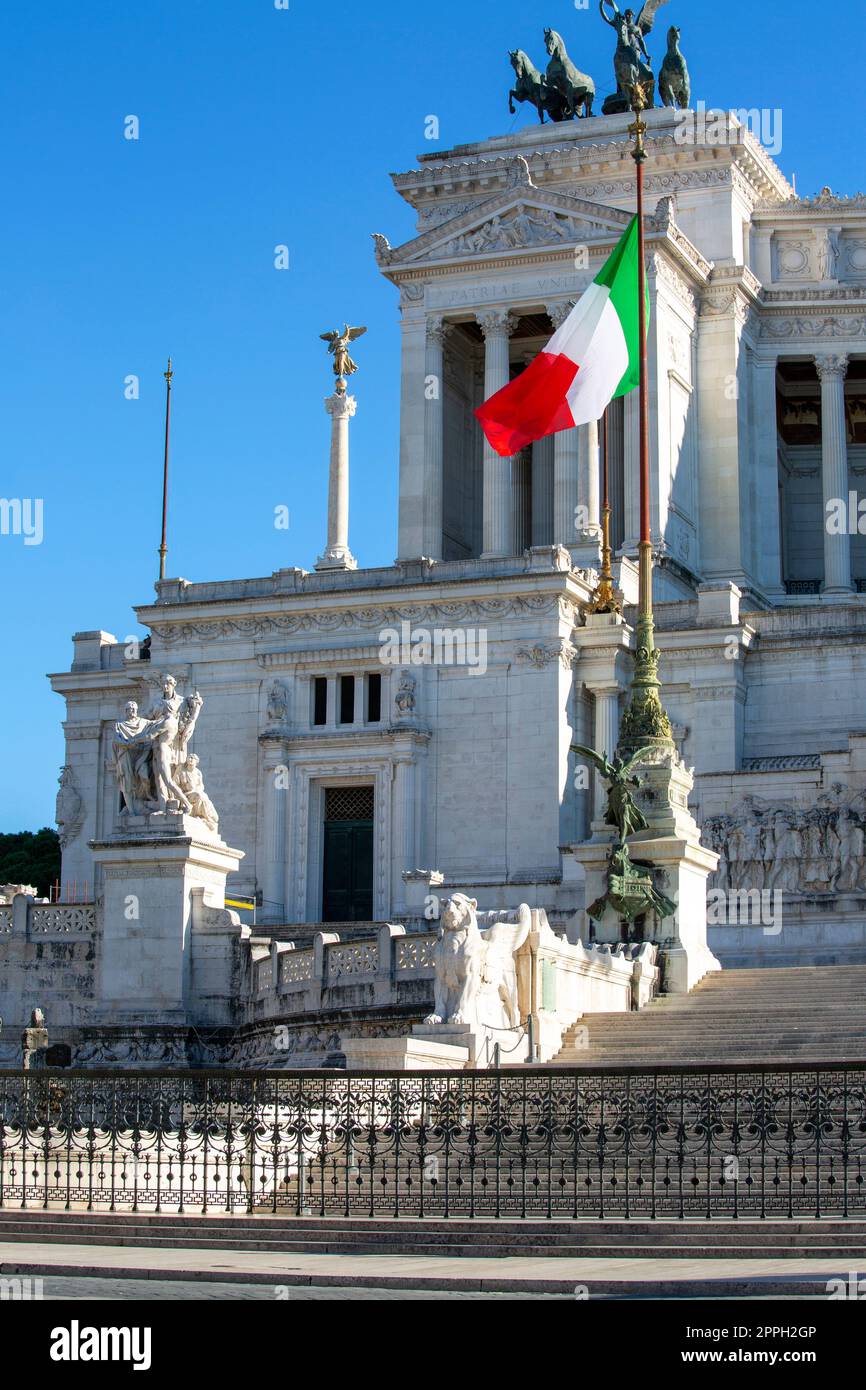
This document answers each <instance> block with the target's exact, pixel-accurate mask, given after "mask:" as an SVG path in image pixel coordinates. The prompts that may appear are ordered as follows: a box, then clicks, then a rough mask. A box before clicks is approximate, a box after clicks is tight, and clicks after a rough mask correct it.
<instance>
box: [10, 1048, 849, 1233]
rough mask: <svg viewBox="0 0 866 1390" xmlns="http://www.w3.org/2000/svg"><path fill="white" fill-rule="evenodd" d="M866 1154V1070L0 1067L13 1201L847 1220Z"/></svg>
mask: <svg viewBox="0 0 866 1390" xmlns="http://www.w3.org/2000/svg"><path fill="white" fill-rule="evenodd" d="M864 1155H866V1063H864V1062H858V1063H849V1064H846V1065H842V1066H830V1065H827V1066H823V1065H820V1066H812V1067H806V1066H799V1065H798V1066H795V1065H791V1066H788V1067H778V1066H774V1067H772V1068H761V1067H759V1066H755V1067H739V1068H713V1069H711V1070H708V1069H707V1068H699V1067H667V1068H659V1069H656V1070H652V1071H648V1070H641V1069H639V1068H623V1069H617V1070H606V1069H602V1068H586V1069H580V1070H576V1069H575V1070H569V1069H567V1068H556V1069H554V1070H550V1069H548V1070H541V1069H537V1068H529V1067H526V1068H520V1069H517V1068H515V1069H513V1070H506V1071H502V1072H490V1071H485V1072H471V1071H468V1072H449V1073H446V1072H423V1073H407V1072H400V1073H384V1072H381V1073H376V1074H375V1075H374V1074H364V1075H361V1074H355V1073H349V1072H341V1071H305V1072H288V1071H281V1072H257V1073H250V1072H246V1073H240V1072H233V1073H229V1072H157V1071H147V1072H136V1073H132V1072H117V1071H92V1072H74V1071H64V1072H30V1073H22V1072H8V1071H7V1072H0V1206H2V1207H7V1208H8V1207H33V1208H37V1207H38V1208H43V1209H58V1208H63V1209H67V1210H87V1211H94V1210H104V1211H133V1212H175V1213H178V1212H196V1211H201V1212H214V1211H222V1212H256V1211H269V1212H284V1213H286V1214H287V1215H290V1214H292V1213H295V1214H298V1215H320V1216H333V1215H347V1216H352V1215H357V1216H377V1215H378V1216H412V1217H422V1216H431V1217H434V1216H435V1217H451V1216H453V1217H458V1216H459V1217H476V1216H477V1217H482V1216H484V1217H489V1216H493V1217H496V1216H501V1217H509V1218H520V1217H551V1218H559V1219H565V1218H580V1217H593V1218H604V1217H614V1218H623V1219H629V1218H637V1217H641V1218H647V1217H649V1218H652V1217H681V1218H685V1217H690V1216H691V1217H714V1216H718V1217H727V1218H731V1217H738V1216H742V1217H764V1216H767V1217H769V1216H773V1217H783V1218H784V1217H789V1218H799V1217H820V1216H829V1215H835V1216H848V1215H852V1216H853V1215H863V1214H864V1213H866V1193H864V1179H866V1171H864Z"/></svg>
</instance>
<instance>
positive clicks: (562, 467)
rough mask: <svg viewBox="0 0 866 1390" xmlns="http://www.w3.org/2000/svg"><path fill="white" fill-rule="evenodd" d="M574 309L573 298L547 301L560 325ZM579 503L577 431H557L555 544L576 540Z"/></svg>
mask: <svg viewBox="0 0 866 1390" xmlns="http://www.w3.org/2000/svg"><path fill="white" fill-rule="evenodd" d="M573 308H574V301H573V300H570V299H567V300H565V301H564V302H562V303H558V304H548V305H547V314H548V317H549V318H550V320H551V322H552V324H553V326H554V328H559V327H560V326H561V325H562V324H563V323H564V322H565V320H566V319H567V318H568V315H569V314H570V313H571V311H572V309H573ZM579 502H580V431H579V430H576V429H575V430H559V432H558V433H557V434H555V435H554V436H553V540H554V544H556V545H565V546H569V547H571V546H573V545H575V544H576V542H577V539H578V537H577V532H576V531H575V526H574V520H575V508H576V507H577V505H578V503H579Z"/></svg>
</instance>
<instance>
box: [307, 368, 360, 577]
mask: <svg viewBox="0 0 866 1390" xmlns="http://www.w3.org/2000/svg"><path fill="white" fill-rule="evenodd" d="M357 405H358V403H357V401H356V400H355V397H354V396H347V395H346V394H345V392H341V391H337V392H335V393H334V395H333V396H326V397H325V410H326V411H327V412H328V414H329V415H330V417H331V470H330V474H329V477H328V544H327V546H326V547H325V552H324V554H323V555H320V556H319V558H318V560H317V561H316V569H317V570H354V569H357V568H358V562H357V560H356V559H355V557H354V555H353V554H352V552H351V550H350V549H349V421H350V420H351V418H352V416H353V415H354V414H355V410H356V409H357Z"/></svg>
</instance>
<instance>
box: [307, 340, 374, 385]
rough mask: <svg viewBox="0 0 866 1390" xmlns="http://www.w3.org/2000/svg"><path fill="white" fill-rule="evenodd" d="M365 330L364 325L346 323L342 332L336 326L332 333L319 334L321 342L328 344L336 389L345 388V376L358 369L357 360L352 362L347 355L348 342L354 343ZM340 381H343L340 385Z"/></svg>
mask: <svg viewBox="0 0 866 1390" xmlns="http://www.w3.org/2000/svg"><path fill="white" fill-rule="evenodd" d="M366 332H367V329H366V327H364V328H350V327H349V325H348V324H346V326H345V328H344V329H343V332H342V333H341V332H340V330H339V329H338V328H335V329H334V331H333V333H320V334H319V337H320V338H321V339H322V342H324V343H327V344H328V352H329V353H331V354H332V355H333V358H334V363H333V366H334V376H335V377H336V378H337V390H338V391H339V390H345V389H346V377H347V376H351V375H352V373H353V372H356V371H357V370H358V364H357V362H354V361H353V360H352V358H351V357H350V356H349V344H350V343H354V341H355V339H356V338H360V337H361V334H362V333H366ZM340 382H342V383H343V384H342V387H341V386H340Z"/></svg>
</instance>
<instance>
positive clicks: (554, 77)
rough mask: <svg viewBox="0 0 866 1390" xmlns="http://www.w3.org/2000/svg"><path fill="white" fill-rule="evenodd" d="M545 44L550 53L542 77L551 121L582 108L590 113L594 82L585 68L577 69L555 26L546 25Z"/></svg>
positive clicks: (561, 119)
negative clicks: (543, 77)
mask: <svg viewBox="0 0 866 1390" xmlns="http://www.w3.org/2000/svg"><path fill="white" fill-rule="evenodd" d="M544 46H545V48H546V49H547V51H548V53H549V55H550V62H549V63H548V65H547V72H546V73H545V81H546V83H547V89H548V92H549V93H550V96H549V97H548V102H547V110H548V112H549V113H550V119H551V120H552V121H568V120H570V119H571V118H572V117H573V116H577V115H578V114H579V113H580V112H581V111H582V113H583V115H584V116H591V115H592V103H593V101H594V100H595V83H594V82H593V80H592V78H591V77H589V76H588V75H587V73H585V72H579V71H578V69H577V68H576V67H575V66H574V63H573V62H572V61H571V59H570V58H569V56H568V54H567V53H566V51H565V44H564V42H563V40H562V36H561V35H560V34H557V32H556V30H555V29H545V31H544Z"/></svg>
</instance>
